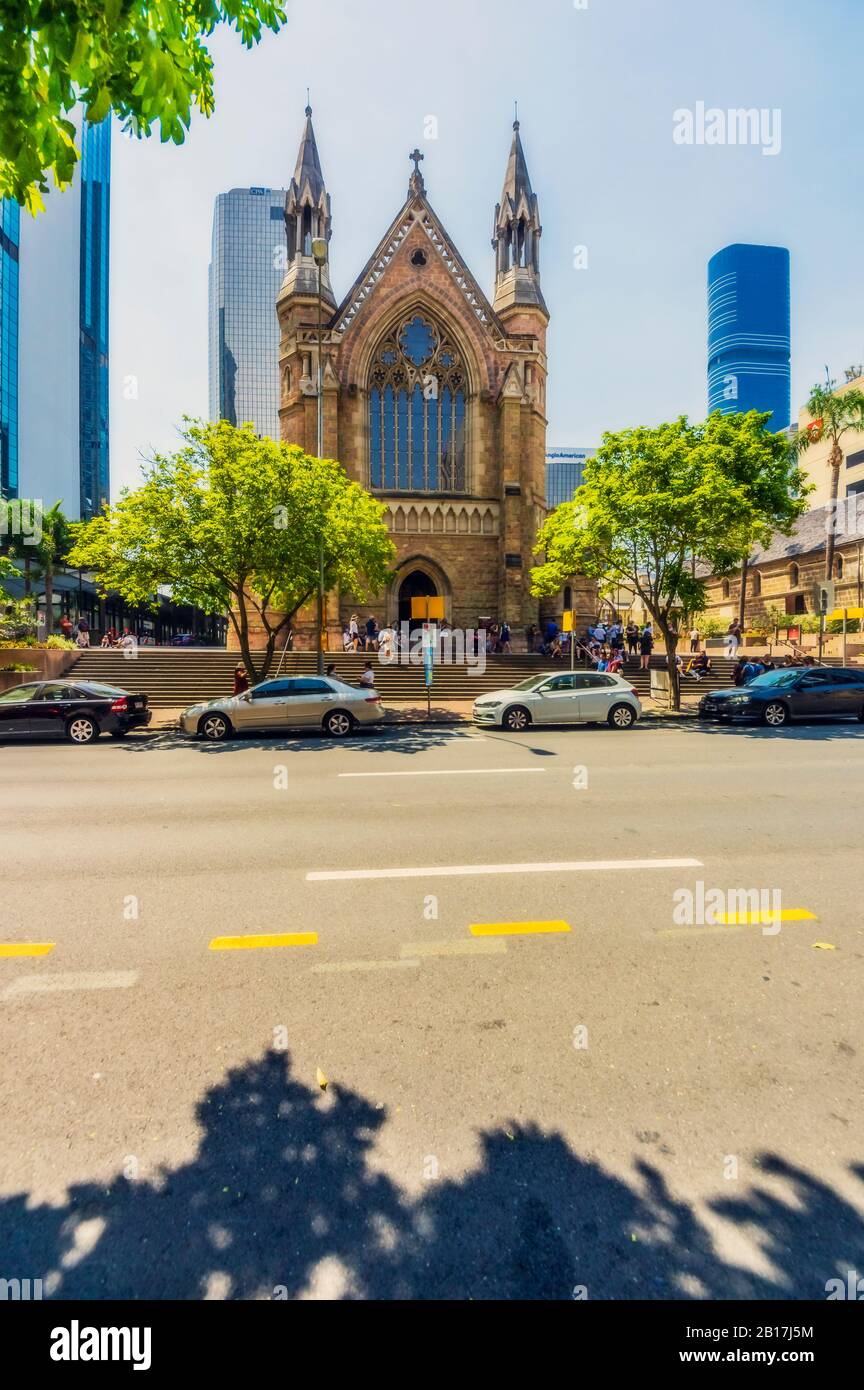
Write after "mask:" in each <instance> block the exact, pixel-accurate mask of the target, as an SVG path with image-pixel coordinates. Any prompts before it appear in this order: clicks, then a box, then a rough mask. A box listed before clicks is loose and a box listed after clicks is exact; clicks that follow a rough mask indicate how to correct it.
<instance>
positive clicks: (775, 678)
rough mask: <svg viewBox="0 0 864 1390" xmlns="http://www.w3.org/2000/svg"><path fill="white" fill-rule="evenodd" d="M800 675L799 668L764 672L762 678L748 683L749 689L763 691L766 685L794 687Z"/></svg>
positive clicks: (759, 677)
mask: <svg viewBox="0 0 864 1390" xmlns="http://www.w3.org/2000/svg"><path fill="white" fill-rule="evenodd" d="M800 674H801V669H800V667H797V669H790V670H788V671H765V674H764V676H757V677H756V680H754V681H750V689H758V688H760V687H761V688H763V689H764V688H765V687H767V685H768V687H770V685H795V682H796V681H797V680H799V677H800Z"/></svg>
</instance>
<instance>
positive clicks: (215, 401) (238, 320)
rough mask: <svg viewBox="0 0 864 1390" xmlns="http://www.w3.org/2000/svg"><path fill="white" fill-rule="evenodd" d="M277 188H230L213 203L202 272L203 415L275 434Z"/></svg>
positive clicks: (281, 258) (281, 270) (281, 243)
mask: <svg viewBox="0 0 864 1390" xmlns="http://www.w3.org/2000/svg"><path fill="white" fill-rule="evenodd" d="M286 263H287V252H286V240H285V189H284V188H232V189H231V192H230V193H220V194H218V196H217V198H216V203H215V206H214V209H213V245H212V255H211V260H210V274H209V336H210V354H209V361H210V419H211V420H228V421H229V422H230V423H231V424H232V425H243V424H246V423H247V422H249V423H251V424H253V425H254V426H255V430H256V432H257V433H258V434H259V435H261V436H263V437H265V438H270V439H277V440H278V439H279V438H280V430H279V320H278V318H277V316H276V297H277V295H278V293H279V288H280V286H281V284H282V280H283V278H284V276H285V266H286Z"/></svg>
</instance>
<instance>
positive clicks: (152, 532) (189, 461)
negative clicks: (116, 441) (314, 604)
mask: <svg viewBox="0 0 864 1390" xmlns="http://www.w3.org/2000/svg"><path fill="white" fill-rule="evenodd" d="M182 436H183V438H184V440H185V447H184V448H183V449H181V450H179V452H177V453H176V454H170V455H161V454H158V455H156V456H155V457H154V458H153V460H152V461H151V462H150V463H149V464H148V465H147V467H146V470H145V478H144V484H143V486H142V487H140V488H138V489H137V490H136V491H134V492H125V493H124V494H123V496H122V497H121V498H120V501H119V502H118V503H117V504H116V505H115V506H113V507H106V508H105V511H104V512H103V514H102V515H100V516H98V517H94V518H93V520H92V521H89V522H86V523H80V524H79V525H78V527H76V536H75V545H74V547H73V551H72V554H71V556H70V563H71V564H72V565H74V566H76V567H78V566H80V567H81V568H82V569H87V570H91V571H92V572H93V573H94V575H95V576H96V580H97V583H98V584H99V586H100V589H101V591H102V592H106V591H107V590H109V589H113V590H116V592H118V593H120V594H122V595H123V597H124V598H125V599H127V601H128V602H130V603H136V604H147V603H150V604H152V603H153V602H154V598H155V595H156V593H157V591H158V590H159V589H160V588H168V589H170V591H171V595H172V597H173V598H174V600H175V601H176V602H178V603H189V604H193V605H195V606H197V607H199V608H202V609H204V611H205V612H207V613H226V612H227V614H228V615H229V618H230V622H231V624H232V627H233V629H234V632H235V634H236V637H237V642H238V645H239V648H240V651H241V652H242V655H243V660H244V662H245V663H246V667H247V670H248V671H249V673H250V675H251V676H252V677H253V679H254V680H255V681H261V680H263V679H264V678H265V677H266V675H267V674H268V672H269V670H270V668H271V666H272V663H273V659H274V655H275V653H276V651H277V649H278V647H279V645H280V643H282V642H284V640H285V638H286V636H287V633H288V630H289V628H290V626H291V624H292V622H293V621H294V619H295V618H296V616H297V614H298V612H299V611H300V610H301V609H302V608H304V607H305V606H306V605H307V604H308V603H309V602H310V600H311V599H312V597H313V596H314V594H315V593H316V592H317V587H318V556H319V542H320V539H321V537H322V536H323V541H324V582H325V589H326V590H331V589H335V588H342V589H345V590H347V591H350V592H351V593H352V594H355V595H356V596H357V597H358V599H362V598H365V597H368V596H371V595H372V594H375V593H377V592H379V591H380V590H381V588H383V586H384V585H385V583H386V582H387V580H388V578H389V576H390V567H391V565H392V562H393V558H394V556H395V549H394V546H393V543H392V541H391V540H390V536H389V533H388V531H387V527H386V525H385V523H384V519H383V518H384V508H383V507H382V505H381V504H380V503H379V502H376V501H375V499H374V498H373V497H372V496H370V494H369V493H368V492H366V491H365V490H364V489H363V488H361V487H359V486H358V485H357V484H356V483H353V482H351V481H350V480H349V478H348V477H347V475H346V474H345V471H344V469H343V468H342V466H341V464H339V463H337V462H335V461H334V460H332V459H317V458H312V457H310V456H309V455H308V454H304V453H303V451H302V449H299V448H296V447H292V446H289V445H287V444H277V443H275V442H274V441H273V440H271V439H259V438H258V436H257V435H256V434H255V431H254V429H253V427H252V426H251V425H245V426H243V427H242V428H241V429H236V428H235V427H234V426H233V425H230V424H228V423H227V421H224V420H221V421H219V422H218V423H214V424H204V423H201V422H197V421H192V420H187V421H186V422H185V427H184V429H183V431H182ZM256 629H257V630H258V632H260V634H261V637H262V638H263V647H261V648H260V649H259V648H258V646H257V643H256V642H255V638H256ZM253 644H254V645H253Z"/></svg>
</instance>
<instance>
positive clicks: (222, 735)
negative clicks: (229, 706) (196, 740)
mask: <svg viewBox="0 0 864 1390" xmlns="http://www.w3.org/2000/svg"><path fill="white" fill-rule="evenodd" d="M232 732H233V730H232V728H231V720H230V719H229V718H228V716H227V715H225V714H205V716H204V718H203V719H202V720H201V722H200V724H199V725H198V733H199V734H200V736H201V738H204V739H206V740H207V742H208V743H224V741H225V739H226V738H228V737H230V735H231V733H232Z"/></svg>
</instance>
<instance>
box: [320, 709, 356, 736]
mask: <svg viewBox="0 0 864 1390" xmlns="http://www.w3.org/2000/svg"><path fill="white" fill-rule="evenodd" d="M353 728H354V720H353V719H352V717H351V715H350V714H346V713H345V711H344V709H334V710H333V711H332V713H331V714H328V715H327V718H326V719H325V720H324V732H325V734H329V735H330V737H331V738H347V737H348V735H349V734H350V733H351V730H352V729H353Z"/></svg>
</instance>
